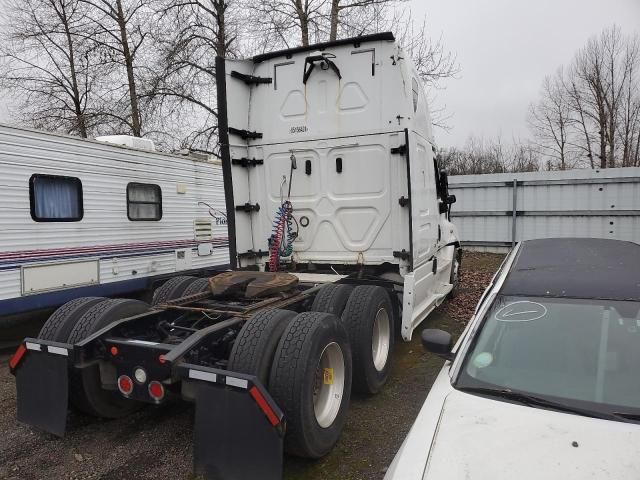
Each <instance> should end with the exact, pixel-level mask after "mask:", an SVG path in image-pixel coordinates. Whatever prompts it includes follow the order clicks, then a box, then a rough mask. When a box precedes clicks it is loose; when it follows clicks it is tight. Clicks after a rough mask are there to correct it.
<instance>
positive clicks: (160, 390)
mask: <svg viewBox="0 0 640 480" xmlns="http://www.w3.org/2000/svg"><path fill="white" fill-rule="evenodd" d="M149 395H150V396H151V398H153V399H154V400H155V401H157V402H159V401H160V400H162V399H163V398H164V387H163V386H162V384H161V383H160V382H156V381H155V380H154V381H153V382H150V383H149Z"/></svg>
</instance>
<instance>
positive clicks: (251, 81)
mask: <svg viewBox="0 0 640 480" xmlns="http://www.w3.org/2000/svg"><path fill="white" fill-rule="evenodd" d="M231 76H232V77H233V78H237V79H238V80H242V81H243V82H244V83H246V84H247V85H258V84H260V83H273V79H272V78H269V77H256V76H255V75H247V74H245V73H240V72H236V71H235V70H231Z"/></svg>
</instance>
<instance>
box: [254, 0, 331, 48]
mask: <svg viewBox="0 0 640 480" xmlns="http://www.w3.org/2000/svg"><path fill="white" fill-rule="evenodd" d="M326 2H327V0H260V1H257V2H256V1H251V0H248V1H247V2H246V7H247V10H248V11H249V13H250V20H251V23H252V24H253V26H254V28H255V29H256V30H257V32H258V35H259V36H260V37H261V38H263V39H264V40H265V41H264V42H263V43H262V45H261V49H262V50H265V49H273V48H274V47H275V48H278V46H283V47H286V48H289V47H291V46H293V45H295V44H298V43H299V44H301V45H303V46H305V47H306V46H308V45H309V44H310V43H312V42H318V41H321V39H322V32H323V31H325V30H326V28H325V23H326V22H325V18H326V15H325V13H324V11H325V9H326Z"/></svg>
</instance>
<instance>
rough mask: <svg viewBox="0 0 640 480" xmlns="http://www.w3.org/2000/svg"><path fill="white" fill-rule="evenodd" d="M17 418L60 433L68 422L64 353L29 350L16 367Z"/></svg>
mask: <svg viewBox="0 0 640 480" xmlns="http://www.w3.org/2000/svg"><path fill="white" fill-rule="evenodd" d="M16 390H17V392H18V421H20V422H23V423H26V424H28V425H31V426H34V427H36V428H39V429H41V430H44V431H46V432H49V433H53V434H54V435H58V436H60V437H61V436H63V435H64V431H65V428H66V424H67V404H68V403H67V402H68V394H69V393H68V392H69V372H68V368H67V357H66V356H64V355H56V354H52V353H44V352H39V351H34V350H29V351H27V353H26V354H25V357H24V358H23V360H22V362H21V363H20V365H18V367H17V370H16Z"/></svg>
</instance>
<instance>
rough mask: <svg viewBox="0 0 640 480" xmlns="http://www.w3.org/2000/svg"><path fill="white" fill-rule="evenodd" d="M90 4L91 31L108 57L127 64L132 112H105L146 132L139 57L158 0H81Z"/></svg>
mask: <svg viewBox="0 0 640 480" xmlns="http://www.w3.org/2000/svg"><path fill="white" fill-rule="evenodd" d="M79 1H80V2H82V3H84V4H86V5H87V6H88V7H89V11H90V13H91V22H92V24H93V25H94V27H95V32H94V33H92V34H91V36H92V38H93V40H94V41H95V42H96V43H97V44H98V45H99V47H100V48H101V49H103V50H105V51H107V52H109V53H108V56H107V58H108V59H109V60H110V61H111V62H113V63H115V64H117V65H121V66H123V67H124V70H125V75H126V90H127V93H128V113H127V114H123V113H121V112H119V111H117V110H112V111H110V112H105V113H106V114H107V115H109V116H110V117H112V118H114V119H116V120H117V121H119V122H121V123H122V124H125V125H127V126H128V127H129V128H130V129H131V132H132V133H133V135H135V136H136V137H140V136H142V115H141V109H140V102H139V94H138V91H137V90H138V85H137V83H138V82H137V80H136V75H137V67H138V65H137V57H138V55H139V53H140V49H141V47H142V46H143V44H144V42H145V40H146V39H147V38H148V36H149V34H150V31H149V28H150V24H149V19H150V17H151V15H152V14H153V9H152V6H153V4H154V3H155V1H154V0H79Z"/></svg>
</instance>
